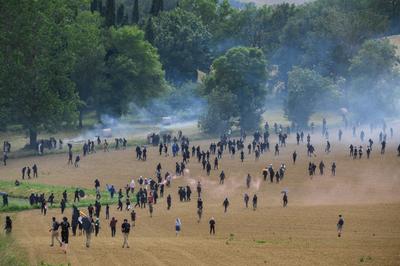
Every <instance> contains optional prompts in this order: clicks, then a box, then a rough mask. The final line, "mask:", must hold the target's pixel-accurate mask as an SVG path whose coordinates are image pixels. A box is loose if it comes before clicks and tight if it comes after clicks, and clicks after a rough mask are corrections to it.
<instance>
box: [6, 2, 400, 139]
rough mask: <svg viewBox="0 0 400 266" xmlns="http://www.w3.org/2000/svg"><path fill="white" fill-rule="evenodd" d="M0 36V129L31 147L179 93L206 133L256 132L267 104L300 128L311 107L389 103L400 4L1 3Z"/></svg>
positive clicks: (357, 112) (387, 108)
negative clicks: (193, 101)
mask: <svg viewBox="0 0 400 266" xmlns="http://www.w3.org/2000/svg"><path fill="white" fill-rule="evenodd" d="M0 27H1V28H0V48H1V53H0V62H1V64H0V128H2V129H3V130H4V129H6V128H7V126H9V125H13V124H20V125H22V127H23V128H24V129H25V130H26V131H27V132H29V136H30V144H31V146H32V147H34V146H35V144H36V140H37V134H38V132H40V131H42V130H47V131H55V130H58V129H61V128H63V127H70V126H71V125H73V126H78V127H82V126H83V125H82V121H83V115H84V114H85V112H88V111H95V113H96V115H97V117H98V119H100V117H101V115H102V114H111V115H114V116H121V115H124V114H126V113H127V112H128V110H129V106H130V104H131V103H135V104H136V105H139V106H145V105H146V104H147V103H148V102H149V101H150V100H152V99H154V98H159V97H161V98H162V99H169V101H170V102H174V104H176V102H177V101H176V100H171V97H172V95H173V97H180V96H179V95H181V94H182V95H186V94H187V91H191V92H193V93H194V94H195V97H200V98H203V99H205V101H206V102H207V108H206V110H205V111H204V113H203V114H202V115H201V117H200V120H199V125H200V128H201V129H202V130H204V131H206V132H210V133H221V132H224V131H225V130H227V129H229V128H231V127H232V126H233V125H237V126H239V127H240V128H242V129H245V130H252V129H255V128H258V127H259V124H260V121H261V115H262V113H263V112H264V111H265V108H266V107H268V106H271V105H274V104H276V103H279V104H282V105H283V108H284V110H285V114H286V116H287V117H288V119H289V120H290V121H292V122H294V123H296V124H298V125H299V126H302V127H303V126H306V125H307V123H308V120H309V117H310V116H311V115H312V113H313V112H315V111H317V110H320V109H321V108H336V109H338V107H339V106H340V107H346V108H347V109H348V110H349V111H350V112H351V113H352V114H354V117H355V118H356V119H363V117H364V116H365V114H367V113H371V112H370V111H376V113H377V115H381V116H383V115H386V114H387V113H390V112H393V111H394V110H395V109H396V107H397V106H396V103H397V102H396V101H397V100H398V99H399V98H398V97H399V87H398V86H399V85H398V84H399V83H398V81H399V71H398V66H397V64H398V62H399V59H398V57H397V56H396V50H395V47H394V46H393V45H391V44H390V43H389V41H388V40H386V39H385V38H384V37H385V36H388V35H392V34H399V33H400V0H365V1H358V0H348V1H342V0H317V1H313V2H310V3H307V4H303V5H297V6H296V5H291V4H287V3H285V4H280V5H274V6H267V5H266V6H261V7H258V6H255V5H253V4H247V5H243V6H241V8H235V7H233V6H232V5H231V4H230V2H229V1H228V0H224V1H218V0H176V1H163V0H152V1H145V0H133V1H128V0H125V1H122V0H121V1H116V0H91V1H85V0H69V1H66V0H48V1H32V0H21V1H3V2H2V5H1V6H0ZM199 72H200V73H201V72H204V73H205V78H202V80H201V82H200V83H199V84H197V83H196V81H197V80H198V77H199V75H198V73H199ZM196 84H197V85H196ZM193 87H195V89H193ZM168 97H169V98H168ZM181 100H182V102H184V101H185V99H181ZM177 105H179V104H177ZM180 107H181V108H187V107H188V106H187V105H185V104H182V105H181V106H180Z"/></svg>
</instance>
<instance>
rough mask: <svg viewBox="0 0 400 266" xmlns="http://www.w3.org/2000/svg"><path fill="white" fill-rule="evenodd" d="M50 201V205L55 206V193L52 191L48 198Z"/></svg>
mask: <svg viewBox="0 0 400 266" xmlns="http://www.w3.org/2000/svg"><path fill="white" fill-rule="evenodd" d="M48 202H49V203H50V206H53V203H54V193H51V194H50V196H49V198H48Z"/></svg>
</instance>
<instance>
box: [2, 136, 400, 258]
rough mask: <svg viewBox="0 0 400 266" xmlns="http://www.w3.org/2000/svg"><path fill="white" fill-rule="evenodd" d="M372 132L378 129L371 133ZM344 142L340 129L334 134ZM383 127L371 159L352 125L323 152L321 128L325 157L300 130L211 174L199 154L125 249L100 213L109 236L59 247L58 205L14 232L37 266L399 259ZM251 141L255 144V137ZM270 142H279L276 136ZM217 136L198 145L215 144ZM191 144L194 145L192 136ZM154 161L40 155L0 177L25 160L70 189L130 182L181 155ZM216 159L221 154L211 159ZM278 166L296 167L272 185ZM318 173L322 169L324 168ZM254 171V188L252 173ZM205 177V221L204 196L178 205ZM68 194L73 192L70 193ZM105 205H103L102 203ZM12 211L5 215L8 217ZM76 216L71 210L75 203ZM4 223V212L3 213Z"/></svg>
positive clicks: (141, 219)
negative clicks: (340, 229)
mask: <svg viewBox="0 0 400 266" xmlns="http://www.w3.org/2000/svg"><path fill="white" fill-rule="evenodd" d="M366 133H367V136H366V139H368V138H369V137H370V136H369V134H368V133H369V130H368V131H367V132H366ZM331 134H332V135H331V138H332V139H334V140H336V139H337V137H336V133H333V132H332V133H331ZM377 134H378V132H377V131H375V132H374V142H375V144H374V150H373V152H372V156H371V159H369V160H367V159H366V154H365V148H366V143H364V144H363V145H364V158H363V159H361V160H359V159H357V160H353V159H352V158H350V157H348V145H349V141H351V142H352V143H353V144H357V145H360V141H359V140H356V139H352V138H351V137H350V132H345V135H346V138H347V139H348V141H343V143H341V144H338V143H336V141H335V142H334V141H331V142H332V152H331V153H330V154H325V153H324V152H323V150H324V145H325V142H324V141H323V140H322V139H321V138H319V137H318V136H317V135H318V134H315V135H313V136H312V143H313V144H315V146H316V153H317V157H313V158H311V159H310V158H309V157H307V156H306V148H305V144H304V143H303V144H302V145H300V146H297V145H296V144H295V143H294V142H295V135H293V134H292V135H291V136H290V137H289V144H288V145H287V147H286V148H283V149H282V150H281V154H280V156H276V157H275V156H274V155H273V152H269V153H267V154H263V155H261V158H260V160H259V161H255V159H254V155H247V152H246V159H245V161H244V163H243V164H242V163H241V162H240V160H239V154H238V153H237V154H236V157H235V158H231V157H230V156H229V155H228V154H225V155H224V158H223V159H222V161H221V162H220V170H218V171H212V172H211V176H210V177H207V176H206V174H205V172H203V170H202V167H201V165H200V164H199V163H197V161H195V160H192V161H191V162H190V163H189V165H188V166H187V167H188V169H189V172H188V173H186V175H185V177H178V178H176V179H175V180H173V183H172V188H171V189H167V190H166V192H165V194H166V195H168V194H169V193H170V194H171V196H172V198H173V199H172V209H171V210H170V211H167V210H166V203H165V200H164V199H161V200H160V201H159V202H158V203H157V204H156V205H155V208H154V214H153V218H150V217H149V214H148V210H147V209H137V224H136V227H134V229H133V232H131V234H130V246H131V248H130V249H122V248H121V246H122V234H121V233H120V230H118V231H117V237H116V238H111V237H110V236H111V233H110V229H109V226H108V222H107V221H106V220H105V219H104V218H105V215H104V212H103V213H102V215H101V226H102V228H101V230H100V235H99V236H98V237H96V238H94V237H93V241H92V246H91V247H90V248H89V249H87V248H86V247H85V245H84V237H83V236H80V237H70V249H69V252H68V254H67V255H64V254H63V253H62V251H61V250H60V249H59V248H51V247H49V241H50V234H49V232H48V229H49V225H50V219H51V217H52V216H53V215H54V216H56V217H57V218H58V219H61V215H60V213H59V210H50V211H49V213H48V215H47V216H45V217H44V216H41V215H40V211H27V212H21V213H18V214H14V224H15V229H14V232H13V235H14V236H15V238H16V239H17V243H18V244H19V245H20V246H21V247H22V248H23V249H24V251H26V254H27V257H28V259H29V262H30V263H31V264H33V265H36V264H37V263H40V262H41V261H45V262H47V263H58V264H59V263H64V264H66V263H71V264H72V265H212V264H214V265H359V264H360V265H363V264H366V265H400V193H399V190H400V157H397V156H396V148H397V145H398V144H399V143H400V134H398V132H397V134H396V135H395V137H394V138H393V139H390V138H389V139H388V148H387V150H386V153H385V155H383V156H382V155H380V154H379V148H380V147H379V144H378V139H377V138H376V136H377ZM249 140H250V139H248V140H247V141H249ZM270 142H271V148H272V147H273V145H274V144H275V143H276V137H275V136H274V135H273V136H272V138H271V140H270ZM209 143H210V142H209V141H201V142H196V143H193V144H195V145H197V144H200V145H201V147H202V148H203V149H205V150H206V149H207V147H208V145H209ZM191 145H192V143H191ZM293 150H297V152H298V161H297V162H296V165H293V164H292V162H291V154H292V152H293ZM148 158H149V159H148V161H146V162H142V161H136V160H135V152H134V149H128V150H125V151H110V152H109V153H104V152H102V151H98V152H97V153H96V154H93V155H90V156H88V157H85V158H83V160H82V162H81V166H80V167H79V168H77V169H76V168H73V167H71V166H68V165H67V156H66V155H53V156H44V157H31V158H22V159H16V160H10V161H9V165H8V166H7V167H6V168H4V167H1V168H0V178H2V179H10V180H15V179H16V178H19V176H20V169H21V168H22V167H23V166H24V165H32V164H33V163H36V164H38V166H39V179H37V180H32V181H30V182H40V183H46V184H58V185H66V186H67V185H68V186H71V185H73V186H80V187H93V180H94V179H95V178H98V179H99V180H100V182H101V185H102V187H103V188H104V186H105V184H114V185H115V186H116V187H118V188H119V187H122V186H125V185H126V184H127V183H129V182H130V180H131V178H132V177H135V179H136V178H137V177H138V176H140V175H142V176H144V177H146V176H147V177H148V176H152V175H154V172H155V167H156V164H157V163H158V162H161V164H162V167H163V170H162V172H163V173H165V171H166V170H168V171H169V172H170V173H174V172H175V162H176V161H178V160H180V158H172V157H171V156H169V157H164V156H159V155H158V150H157V149H155V148H150V149H149V152H148ZM211 158H212V160H213V158H214V157H213V156H212V157H211ZM310 160H311V161H313V162H315V163H316V164H318V163H319V162H320V160H324V162H325V165H326V166H327V167H326V170H325V171H326V173H325V175H324V176H320V175H318V174H317V175H316V176H315V177H314V178H313V179H312V180H311V179H310V177H309V176H308V172H307V166H308V162H309V161H310ZM333 161H335V162H336V164H337V166H338V167H337V175H336V176H335V177H333V176H331V175H330V165H331V163H332V162H333ZM270 163H272V164H273V166H274V169H277V168H278V166H279V164H280V163H286V165H287V172H286V175H285V178H284V180H283V181H282V182H281V183H280V184H275V183H274V184H270V183H269V182H268V181H267V182H264V181H263V180H262V176H261V169H263V168H264V167H265V166H267V165H269V164H270ZM222 169H223V170H224V171H225V173H226V176H227V178H226V180H225V184H224V185H219V184H218V176H219V174H220V171H221V170H222ZM317 172H318V169H317ZM247 173H250V174H251V176H252V177H253V180H252V185H251V188H250V189H249V190H247V189H246V186H245V176H246V175H247ZM198 180H200V181H201V182H202V185H203V191H204V196H203V200H204V212H203V220H202V221H201V222H200V223H197V215H196V200H197V196H196V193H193V195H192V201H191V202H184V203H181V202H179V198H178V194H177V187H178V186H180V185H187V184H190V185H191V187H192V190H193V191H195V184H196V183H197V181H198ZM283 189H288V190H289V193H288V195H289V205H288V208H282V206H281V205H282V204H281V199H282V195H281V191H282V190H283ZM245 192H249V195H250V197H251V198H252V196H253V194H254V193H257V195H258V209H257V210H256V211H253V210H252V209H251V208H249V209H246V208H245V207H244V203H243V193H245ZM69 197H72V195H70V196H69ZM225 197H228V198H229V200H230V207H229V209H228V212H227V213H224V212H223V207H222V201H223V199H224V198H225ZM103 210H104V208H103ZM338 214H342V215H343V216H344V219H345V226H344V234H343V237H342V238H338V237H337V234H336V222H337V217H338ZM3 216H4V215H3ZM111 216H115V217H117V219H118V229H119V228H120V225H121V222H122V219H123V218H128V217H129V214H128V212H126V211H123V212H119V211H117V210H116V207H115V206H112V207H111ZM211 216H213V217H215V219H216V235H215V236H210V235H209V234H208V219H209V218H210V217H211ZM67 217H68V218H69V219H70V217H71V212H70V210H68V212H67ZM176 217H180V218H181V220H182V232H181V233H182V234H181V235H180V236H179V237H176V236H175V231H174V221H175V218H176ZM1 219H2V220H3V217H1Z"/></svg>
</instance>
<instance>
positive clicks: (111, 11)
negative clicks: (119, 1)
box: [105, 0, 116, 27]
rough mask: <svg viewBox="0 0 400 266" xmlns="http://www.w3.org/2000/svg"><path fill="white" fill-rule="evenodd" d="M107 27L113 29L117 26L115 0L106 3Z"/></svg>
mask: <svg viewBox="0 0 400 266" xmlns="http://www.w3.org/2000/svg"><path fill="white" fill-rule="evenodd" d="M105 9H106V12H105V13H106V21H105V23H106V26H107V27H111V26H114V25H115V22H116V21H115V0H107V2H106V7H105Z"/></svg>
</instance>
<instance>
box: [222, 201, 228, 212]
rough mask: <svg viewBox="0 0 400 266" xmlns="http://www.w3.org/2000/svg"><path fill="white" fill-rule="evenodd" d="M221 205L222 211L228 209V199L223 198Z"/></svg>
mask: <svg viewBox="0 0 400 266" xmlns="http://www.w3.org/2000/svg"><path fill="white" fill-rule="evenodd" d="M222 205H223V206H224V212H226V211H227V210H228V206H229V200H228V198H225V200H224V202H223V203H222Z"/></svg>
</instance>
